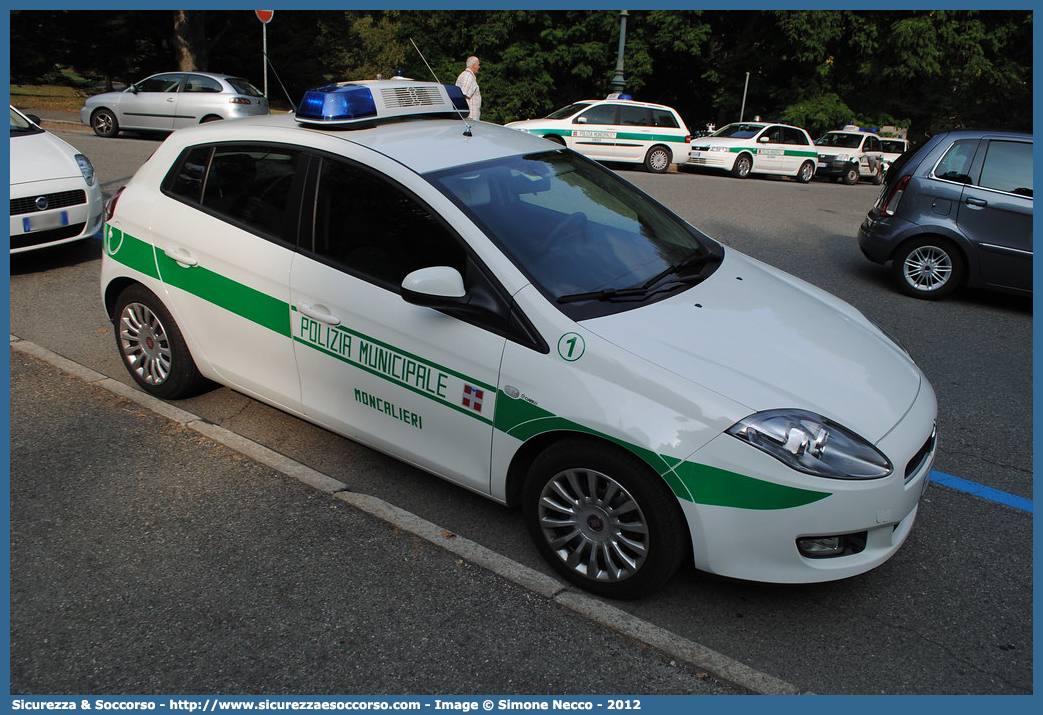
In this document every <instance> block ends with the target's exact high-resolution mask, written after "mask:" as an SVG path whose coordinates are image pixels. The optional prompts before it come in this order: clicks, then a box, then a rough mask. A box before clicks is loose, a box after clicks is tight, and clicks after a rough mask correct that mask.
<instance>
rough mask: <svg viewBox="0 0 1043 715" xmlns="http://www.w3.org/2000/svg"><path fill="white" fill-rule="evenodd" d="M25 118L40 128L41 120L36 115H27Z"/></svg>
mask: <svg viewBox="0 0 1043 715" xmlns="http://www.w3.org/2000/svg"><path fill="white" fill-rule="evenodd" d="M25 117H26V119H28V120H29V121H30V122H32V123H33V124H35V125H36V126H40V118H39V117H38V116H36V115H35V114H26V115H25Z"/></svg>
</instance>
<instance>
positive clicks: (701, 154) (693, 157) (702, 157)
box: [685, 149, 736, 171]
mask: <svg viewBox="0 0 1043 715" xmlns="http://www.w3.org/2000/svg"><path fill="white" fill-rule="evenodd" d="M735 156H736V155H735V154H733V153H731V152H727V151H706V150H700V149H694V150H692V151H690V152H688V161H686V162H685V166H698V167H705V168H709V169H724V170H726V171H730V170H731V168H732V165H733V164H735Z"/></svg>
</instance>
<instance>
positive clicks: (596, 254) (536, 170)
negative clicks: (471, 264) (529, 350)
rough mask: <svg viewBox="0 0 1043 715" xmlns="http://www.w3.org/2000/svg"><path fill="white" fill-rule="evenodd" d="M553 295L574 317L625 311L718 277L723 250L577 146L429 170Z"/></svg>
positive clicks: (542, 288) (437, 183)
mask: <svg viewBox="0 0 1043 715" xmlns="http://www.w3.org/2000/svg"><path fill="white" fill-rule="evenodd" d="M427 178H428V180H429V181H431V182H432V183H433V184H434V185H435V186H437V187H438V188H439V189H440V190H441V191H442V192H443V193H444V194H446V195H447V196H448V197H449V198H450V199H452V200H453V201H454V202H455V203H456V204H457V205H458V206H459V207H460V208H461V209H462V210H464V211H465V212H467V213H468V214H470V216H471V217H472V218H473V219H474V221H475V222H476V223H477V224H478V225H480V226H481V227H482V228H483V229H484V230H485V232H486V234H487V235H488V236H489V237H490V238H491V239H492V240H493V241H494V242H495V243H496V244H497V245H498V246H499V248H500V249H501V250H502V251H503V252H504V253H505V254H506V255H507V256H508V257H510V258H511V260H512V261H513V262H514V263H515V265H517V266H518V268H519V269H520V270H521V271H522V272H523V273H525V274H526V275H527V276H528V277H529V279H530V280H532V282H533V284H534V285H535V286H536V287H537V288H538V289H539V290H540V291H541V292H542V293H543V294H544V295H545V296H547V297H548V299H550V300H552V301H554V302H555V303H557V304H558V306H559V307H560V308H561V309H562V310H563V311H564V312H566V313H567V314H569V315H570V316H572V317H574V318H575V319H581V318H584V317H593V316H596V315H605V314H608V313H613V312H619V311H622V310H626V309H628V308H632V307H635V306H636V305H638V304H640V303H643V302H645V301H648V300H653V299H656V298H659V297H662V296H664V295H665V294H668V293H670V292H676V291H677V290H680V289H682V288H684V287H685V286H687V285H692V284H694V283H695V282H698V280H701V279H702V278H705V277H706V276H707V275H709V274H710V273H712V271H713V269H715V268H716V266H717V265H718V264H719V262H720V258H721V256H722V255H723V249H722V248H721V247H720V245H719V244H717V243H715V242H714V241H712V240H711V239H709V238H707V237H706V236H705V235H703V234H702V233H700V232H699V231H697V230H696V229H694V228H693V227H691V226H690V225H689V224H687V223H685V222H684V221H683V220H681V219H680V218H678V217H677V216H676V215H674V214H673V213H671V212H670V211H669V210H667V209H666V208H664V207H663V206H662V205H661V204H659V203H657V202H656V201H655V200H654V199H652V198H650V197H649V196H647V195H646V194H644V193H642V192H641V191H639V190H638V189H636V188H635V187H634V186H632V185H631V184H629V183H627V182H626V181H624V180H623V179H621V178H619V176H617V175H616V174H615V173H613V172H611V171H609V170H607V169H605V168H604V167H602V166H601V165H599V164H597V163H595V162H593V161H591V160H589V159H587V158H585V157H583V156H581V155H579V154H575V153H573V152H567V151H563V150H561V151H550V152H541V153H538V154H530V155H526V156H514V157H509V158H506V159H498V160H494V161H490V162H484V163H480V164H472V165H468V166H463V167H456V168H453V169H448V170H444V171H440V172H437V173H433V174H429V175H427Z"/></svg>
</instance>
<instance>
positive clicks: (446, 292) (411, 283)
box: [402, 266, 467, 309]
mask: <svg viewBox="0 0 1043 715" xmlns="http://www.w3.org/2000/svg"><path fill="white" fill-rule="evenodd" d="M402 299H403V300H405V301H406V302H407V303H413V304H414V305H423V306H426V307H428V308H435V309H440V308H462V307H465V306H466V305H467V289H466V288H465V287H464V279H463V276H461V275H460V271H458V270H456V269H455V268H450V267H449V266H431V267H429V268H420V269H418V270H415V271H413V272H412V273H410V274H409V275H407V276H406V277H405V278H403V279H402Z"/></svg>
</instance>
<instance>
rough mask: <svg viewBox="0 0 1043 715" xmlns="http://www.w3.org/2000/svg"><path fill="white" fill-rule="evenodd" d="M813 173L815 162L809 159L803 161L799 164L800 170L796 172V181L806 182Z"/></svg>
mask: <svg viewBox="0 0 1043 715" xmlns="http://www.w3.org/2000/svg"><path fill="white" fill-rule="evenodd" d="M814 175H815V164H814V162H811V161H805V162H804V163H803V164H801V165H800V171H798V172H797V181H799V182H800V183H802V184H806V183H808V182H809V181H811V178H812V177H813V176H814Z"/></svg>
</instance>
